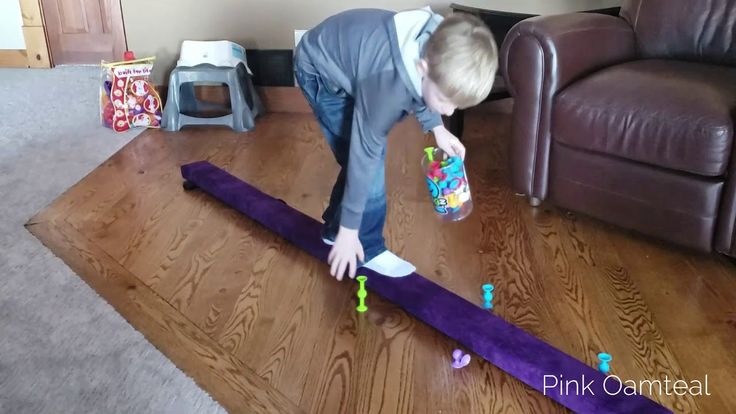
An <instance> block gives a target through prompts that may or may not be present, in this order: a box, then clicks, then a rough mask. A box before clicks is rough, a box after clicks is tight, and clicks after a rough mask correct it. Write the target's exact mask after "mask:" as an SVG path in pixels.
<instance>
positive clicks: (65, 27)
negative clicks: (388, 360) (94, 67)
mask: <svg viewBox="0 0 736 414" xmlns="http://www.w3.org/2000/svg"><path fill="white" fill-rule="evenodd" d="M41 1H42V3H43V13H44V16H45V19H46V32H47V34H48V40H49V47H50V48H51V58H52V60H53V61H54V64H55V65H58V64H71V63H100V61H101V60H103V59H104V60H107V61H111V60H121V59H122V58H123V52H125V49H126V42H125V29H124V28H123V14H122V11H121V9H120V0H41Z"/></svg>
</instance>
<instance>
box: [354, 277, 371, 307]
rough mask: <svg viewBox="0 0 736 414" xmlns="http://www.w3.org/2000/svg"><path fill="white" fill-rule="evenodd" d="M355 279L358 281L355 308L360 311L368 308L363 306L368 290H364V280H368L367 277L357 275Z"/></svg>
mask: <svg viewBox="0 0 736 414" xmlns="http://www.w3.org/2000/svg"><path fill="white" fill-rule="evenodd" d="M356 279H357V280H358V283H360V288H359V289H358V307H357V308H355V309H356V310H357V311H358V312H361V313H362V312H365V311H367V310H368V307H367V306H365V297H366V296H368V291H367V290H365V281H366V280H368V277H367V276H358V277H357V278H356Z"/></svg>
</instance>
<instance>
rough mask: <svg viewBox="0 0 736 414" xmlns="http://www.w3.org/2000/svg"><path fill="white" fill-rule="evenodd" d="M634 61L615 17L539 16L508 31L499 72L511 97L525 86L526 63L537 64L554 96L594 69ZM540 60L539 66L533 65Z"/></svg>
mask: <svg viewBox="0 0 736 414" xmlns="http://www.w3.org/2000/svg"><path fill="white" fill-rule="evenodd" d="M634 58H636V39H635V37H634V31H633V29H632V28H631V26H629V24H628V23H627V22H626V21H625V20H624V19H621V18H620V17H616V16H609V15H603V14H595V13H571V14H561V15H555V16H539V17H533V18H531V19H527V20H524V21H522V22H520V23H518V24H517V25H516V26H514V27H513V28H512V29H511V31H510V32H509V34H508V35H507V36H506V39H505V40H504V42H503V47H502V51H501V59H502V71H503V74H504V76H505V77H506V82H507V83H508V86H509V88H510V89H511V94H512V95H513V94H514V92H513V91H514V90H515V87H514V86H515V85H517V84H518V83H519V82H527V81H529V80H530V79H529V78H530V76H533V75H535V74H534V73H531V71H527V70H524V68H525V67H528V66H530V63H531V62H530V60H533V61H534V63H541V64H543V65H544V66H543V69H544V70H543V71H542V72H541V73H539V74H540V75H543V76H544V77H545V78H546V79H545V80H546V82H547V83H549V86H550V89H551V92H553V93H555V92H557V91H560V90H561V89H562V88H564V87H565V86H567V85H568V84H570V83H571V82H572V81H574V80H575V79H578V78H580V77H582V76H584V75H586V74H588V73H590V72H593V71H595V70H597V69H600V68H603V67H606V66H611V65H614V64H616V63H621V62H625V61H628V60H633V59H634ZM539 60H541V62H539Z"/></svg>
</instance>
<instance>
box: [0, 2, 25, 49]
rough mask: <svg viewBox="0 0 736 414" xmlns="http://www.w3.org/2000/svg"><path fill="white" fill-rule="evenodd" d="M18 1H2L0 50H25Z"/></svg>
mask: <svg viewBox="0 0 736 414" xmlns="http://www.w3.org/2000/svg"><path fill="white" fill-rule="evenodd" d="M22 27H23V16H22V15H21V14H20V3H19V2H18V0H0V49H25V48H26V42H25V40H23V29H22Z"/></svg>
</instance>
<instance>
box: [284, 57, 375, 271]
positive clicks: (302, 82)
mask: <svg viewBox="0 0 736 414" xmlns="http://www.w3.org/2000/svg"><path fill="white" fill-rule="evenodd" d="M299 60H300V59H297V65H296V79H297V82H298V83H299V87H301V89H302V92H303V93H304V96H305V97H306V98H307V102H309V105H310V106H311V107H312V110H313V111H314V114H315V116H316V117H317V121H318V122H319V126H320V128H321V129H322V133H323V134H324V135H325V138H326V139H327V143H328V144H329V145H330V148H331V149H332V153H333V154H334V155H335V160H336V161H337V163H338V164H339V165H340V167H341V168H340V173H339V174H338V175H337V181H336V182H335V185H334V187H332V194H331V195H330V204H329V205H328V206H327V209H326V210H325V212H324V213H323V214H322V219H323V220H324V225H323V228H322V237H324V238H326V239H330V240H334V239H335V236H336V235H337V231H338V229H339V227H340V211H341V210H342V208H341V204H342V197H343V193H344V191H345V180H346V176H347V170H348V162H349V160H348V156H349V154H350V131H351V128H352V123H353V107H354V101H353V98H352V97H350V96H349V95H347V93H345V92H344V91H331V90H330V89H329V88H328V87H327V86H326V85H325V83H324V81H323V79H322V78H321V77H320V75H319V74H318V73H316V71H315V70H314V68H313V67H312V65H311V64H310V63H309V62H303V61H302V62H300V61H299ZM385 159H386V150H385V149H384V151H383V154H382V157H381V164H380V165H379V166H378V168H377V170H376V175H375V177H374V178H373V180H372V183H373V184H372V185H371V188H369V189H367V191H368V199H367V201H366V204H365V210H364V211H363V218H362V221H361V223H360V229H359V231H358V237H359V239H360V242H361V244H362V245H363V252H364V253H365V261H366V262H367V261H369V260H371V259H372V258H374V257H376V256H378V255H379V254H381V253H383V252H384V251H385V250H386V244H385V240H384V238H383V225H384V223H385V222H386V189H385V180H386V179H385V173H384V161H385Z"/></svg>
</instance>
